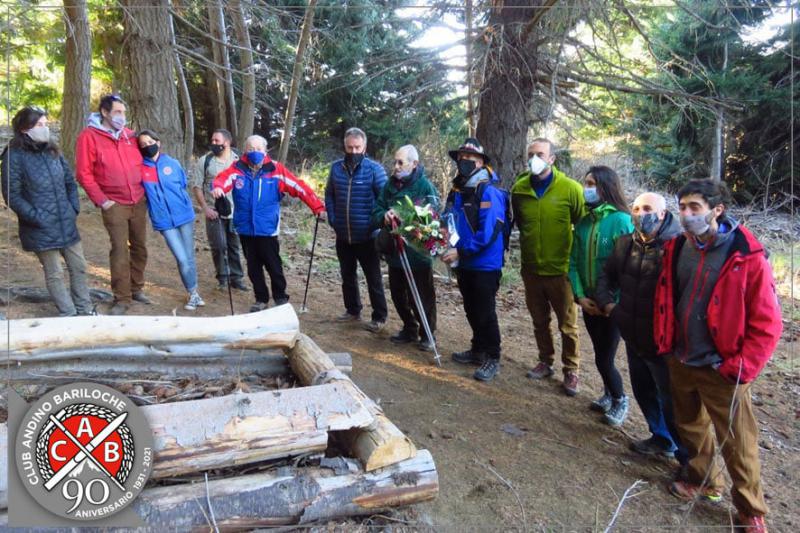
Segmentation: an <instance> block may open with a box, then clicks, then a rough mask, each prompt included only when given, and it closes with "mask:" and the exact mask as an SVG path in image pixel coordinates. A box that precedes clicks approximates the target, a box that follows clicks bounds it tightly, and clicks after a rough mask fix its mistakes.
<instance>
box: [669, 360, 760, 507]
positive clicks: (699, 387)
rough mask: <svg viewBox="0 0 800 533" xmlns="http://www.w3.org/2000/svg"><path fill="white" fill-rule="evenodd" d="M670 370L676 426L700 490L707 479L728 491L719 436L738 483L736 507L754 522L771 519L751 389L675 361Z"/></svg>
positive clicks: (734, 494) (692, 477)
mask: <svg viewBox="0 0 800 533" xmlns="http://www.w3.org/2000/svg"><path fill="white" fill-rule="evenodd" d="M668 366H669V373H670V388H671V389H672V402H673V404H674V406H675V425H676V426H677V428H678V434H679V435H680V439H681V442H682V444H683V445H684V446H686V452H687V454H688V459H689V463H688V474H689V482H690V483H694V484H698V485H699V484H700V483H702V482H703V480H706V478H707V481H706V486H708V487H712V488H715V489H722V488H723V486H724V482H723V478H722V471H721V469H720V467H719V464H717V462H716V461H715V458H714V455H715V451H716V446H715V443H714V433H716V437H717V442H719V443H721V447H722V457H723V459H724V460H725V466H726V467H727V468H728V474H729V475H730V476H731V480H732V481H733V488H732V489H731V499H732V500H733V505H734V506H735V507H736V509H737V510H738V511H740V512H742V513H745V514H747V515H750V516H762V515H765V514H767V504H766V503H765V501H764V492H763V490H762V487H761V463H760V462H759V460H758V424H757V422H756V417H755V414H754V413H753V406H752V404H751V402H750V384H749V383H748V384H743V385H742V384H740V385H739V386H738V387H737V386H736V385H734V384H732V383H728V382H727V381H725V379H723V378H722V376H720V375H719V373H718V372H717V371H716V370H714V369H713V368H711V367H709V366H707V367H692V366H688V365H685V364H683V363H681V362H680V361H678V360H677V359H676V358H674V357H670V358H669V360H668ZM731 405H733V407H731ZM731 413H732V415H731ZM712 425H713V429H714V432H713V433H712Z"/></svg>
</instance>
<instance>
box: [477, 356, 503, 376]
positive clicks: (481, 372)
mask: <svg viewBox="0 0 800 533" xmlns="http://www.w3.org/2000/svg"><path fill="white" fill-rule="evenodd" d="M499 370H500V359H486V360H485V361H484V362H483V364H482V365H481V366H480V368H479V369H478V370H476V371H475V373H474V374H473V375H472V377H473V378H475V379H477V380H478V381H491V380H492V378H494V377H495V376H496V375H497V372H498V371H499Z"/></svg>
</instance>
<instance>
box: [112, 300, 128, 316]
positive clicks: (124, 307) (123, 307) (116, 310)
mask: <svg viewBox="0 0 800 533" xmlns="http://www.w3.org/2000/svg"><path fill="white" fill-rule="evenodd" d="M128 307H129V306H128V304H124V303H122V302H114V305H112V306H111V309H109V310H108V314H109V315H115V316H119V315H124V314H125V313H127V312H128Z"/></svg>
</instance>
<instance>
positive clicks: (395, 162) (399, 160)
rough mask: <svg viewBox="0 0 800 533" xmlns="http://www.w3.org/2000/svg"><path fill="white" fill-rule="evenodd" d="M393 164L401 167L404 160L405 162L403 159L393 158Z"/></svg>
mask: <svg viewBox="0 0 800 533" xmlns="http://www.w3.org/2000/svg"><path fill="white" fill-rule="evenodd" d="M394 164H395V165H400V166H401V167H403V166H405V165H406V162H405V161H403V160H402V159H395V160H394Z"/></svg>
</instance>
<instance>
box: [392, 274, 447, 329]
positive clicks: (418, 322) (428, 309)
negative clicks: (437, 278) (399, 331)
mask: <svg viewBox="0 0 800 533" xmlns="http://www.w3.org/2000/svg"><path fill="white" fill-rule="evenodd" d="M411 273H412V274H413V276H414V283H415V284H416V286H417V291H419V298H420V300H422V307H423V309H424V310H425V317H426V318H427V319H428V325H429V326H430V328H431V334H433V335H435V334H436V291H435V290H434V287H433V268H432V267H431V266H420V267H417V266H415V267H414V268H413V269H412V270H411ZM389 291H390V292H391V294H392V302H393V303H394V307H395V309H397V314H398V315H399V316H400V319H401V320H402V321H403V329H404V330H405V331H407V332H409V333H413V334H415V335H417V334H418V335H419V337H420V338H421V339H425V338H427V335H426V334H425V327H424V326H423V325H422V317H421V316H420V314H419V310H418V309H417V304H416V302H414V294H413V293H412V292H411V287H410V286H409V285H408V280H407V279H406V274H405V272H403V269H402V268H395V267H391V266H390V267H389Z"/></svg>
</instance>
